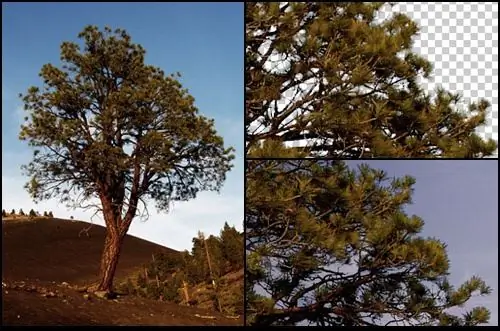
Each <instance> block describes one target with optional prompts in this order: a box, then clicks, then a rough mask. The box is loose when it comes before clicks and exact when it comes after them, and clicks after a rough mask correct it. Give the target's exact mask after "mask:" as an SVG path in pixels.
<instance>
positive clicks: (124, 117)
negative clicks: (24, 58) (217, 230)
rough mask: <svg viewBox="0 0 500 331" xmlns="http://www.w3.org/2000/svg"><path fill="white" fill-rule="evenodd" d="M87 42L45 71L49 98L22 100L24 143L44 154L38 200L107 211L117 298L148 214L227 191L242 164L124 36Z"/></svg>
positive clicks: (87, 32)
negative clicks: (119, 276)
mask: <svg viewBox="0 0 500 331" xmlns="http://www.w3.org/2000/svg"><path fill="white" fill-rule="evenodd" d="M79 37H80V38H81V39H83V41H84V45H83V48H81V47H80V46H79V45H78V44H76V43H72V42H64V43H62V46H61V60H62V62H63V65H62V67H61V68H57V67H55V66H53V65H51V64H46V65H44V66H43V67H42V69H41V73H40V76H41V77H42V79H43V81H44V86H43V88H42V89H40V88H38V87H31V88H29V89H28V92H27V94H26V95H24V96H23V95H22V96H21V97H22V99H23V101H24V106H25V109H26V110H27V112H28V113H29V115H30V118H27V120H26V122H25V123H24V125H23V126H22V129H21V133H20V139H22V140H26V141H28V142H29V144H30V145H31V146H35V148H36V150H35V151H34V154H33V160H32V162H31V163H30V164H29V165H27V166H25V167H24V168H25V170H26V171H27V173H28V175H29V176H30V177H31V180H30V182H29V183H28V184H27V188H28V190H29V192H30V193H31V195H32V197H33V199H34V200H36V201H40V200H44V199H50V198H51V197H55V196H57V197H59V198H60V200H61V201H63V202H67V203H69V204H70V205H71V206H73V207H77V208H79V207H82V205H83V204H85V203H84V202H85V201H91V200H92V199H93V198H95V199H98V200H99V201H100V204H99V205H96V206H94V207H95V208H97V209H98V210H99V211H101V212H102V214H103V218H104V221H105V224H106V229H107V235H106V239H105V243H104V250H103V254H102V258H101V266H100V282H99V284H98V285H97V289H98V290H101V291H107V292H110V291H112V285H113V277H114V274H115V270H116V266H117V264H118V259H119V256H120V251H121V246H122V243H123V240H124V238H125V236H126V234H127V231H128V229H129V227H130V224H131V223H132V220H133V219H134V218H135V216H136V215H138V214H141V209H142V208H140V207H141V204H142V205H144V203H145V201H146V200H153V201H155V202H156V205H157V207H158V209H159V210H164V211H168V207H169V206H170V203H171V202H172V201H184V200H189V199H193V198H195V197H196V196H197V193H198V192H200V191H207V190H208V191H219V189H220V188H221V186H222V185H223V183H224V181H225V178H226V173H227V172H228V171H229V170H230V169H231V167H232V159H233V158H234V154H233V148H225V147H224V142H223V139H222V137H220V136H219V135H217V132H216V130H215V128H214V122H213V120H211V119H208V118H206V117H204V116H202V115H200V114H199V111H198V109H197V108H196V107H195V105H194V98H193V97H192V96H191V95H189V94H188V92H187V90H185V89H183V88H182V86H181V84H180V83H179V81H178V80H177V79H176V78H175V76H174V75H171V76H166V75H165V74H164V72H163V71H162V70H160V69H159V68H156V67H153V66H151V65H146V64H145V63H144V60H145V50H144V49H143V48H142V46H140V45H138V44H134V43H132V42H131V38H130V36H129V35H128V34H127V33H126V32H125V31H124V30H121V29H117V30H115V31H112V30H111V29H110V28H108V27H106V28H104V30H103V31H100V30H99V29H98V28H97V27H94V26H87V27H86V28H85V29H84V30H83V31H82V32H81V33H80V34H79Z"/></svg>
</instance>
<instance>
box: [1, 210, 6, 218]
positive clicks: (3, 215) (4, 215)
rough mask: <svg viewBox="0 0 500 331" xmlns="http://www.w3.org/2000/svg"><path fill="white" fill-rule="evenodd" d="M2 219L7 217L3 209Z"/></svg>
mask: <svg viewBox="0 0 500 331" xmlns="http://www.w3.org/2000/svg"><path fill="white" fill-rule="evenodd" d="M2 217H7V213H6V212H5V209H2Z"/></svg>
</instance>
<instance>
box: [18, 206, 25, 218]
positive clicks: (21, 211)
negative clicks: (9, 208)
mask: <svg viewBox="0 0 500 331" xmlns="http://www.w3.org/2000/svg"><path fill="white" fill-rule="evenodd" d="M19 215H20V216H25V215H26V214H24V211H23V209H22V208H21V209H19Z"/></svg>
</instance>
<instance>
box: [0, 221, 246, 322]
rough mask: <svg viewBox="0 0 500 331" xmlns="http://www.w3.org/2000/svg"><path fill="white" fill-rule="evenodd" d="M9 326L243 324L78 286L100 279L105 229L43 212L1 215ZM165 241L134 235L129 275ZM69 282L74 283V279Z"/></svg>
mask: <svg viewBox="0 0 500 331" xmlns="http://www.w3.org/2000/svg"><path fill="white" fill-rule="evenodd" d="M2 223H3V224H2V307H3V308H2V310H3V320H2V325H242V319H239V320H235V319H230V318H226V317H224V316H222V315H220V314H217V313H213V312H210V311H208V310H203V309H197V308H192V307H184V306H178V305H175V304H172V303H166V302H158V301H151V300H147V299H141V298H136V297H119V298H118V299H116V300H114V301H113V300H105V299H100V298H97V297H95V296H94V295H90V296H87V295H84V294H83V293H79V292H77V291H76V290H75V289H74V288H73V287H72V286H73V285H82V284H88V283H92V282H95V281H96V280H97V279H98V278H97V275H98V270H99V259H100V255H101V252H102V248H103V244H104V237H105V228H103V227H101V226H98V225H93V226H92V227H91V228H90V230H89V231H88V234H89V236H87V235H85V234H81V235H80V236H79V233H80V231H81V230H82V229H85V228H88V227H89V224H88V223H85V222H78V221H69V220H60V219H40V220H37V221H26V222H19V221H5V222H2ZM160 251H170V252H172V251H173V250H170V249H168V248H165V247H162V246H160V245H157V244H154V243H151V242H148V241H145V240H142V239H139V238H136V237H132V236H127V238H126V239H125V243H124V247H123V250H122V255H121V257H120V262H119V265H118V270H117V278H121V277H126V276H127V275H129V274H130V273H132V272H133V271H135V270H136V269H137V268H138V267H140V266H141V265H142V264H143V263H145V262H147V261H148V260H150V258H151V255H152V254H153V253H155V252H160ZM66 283H67V284H69V286H68V285H67V284H66Z"/></svg>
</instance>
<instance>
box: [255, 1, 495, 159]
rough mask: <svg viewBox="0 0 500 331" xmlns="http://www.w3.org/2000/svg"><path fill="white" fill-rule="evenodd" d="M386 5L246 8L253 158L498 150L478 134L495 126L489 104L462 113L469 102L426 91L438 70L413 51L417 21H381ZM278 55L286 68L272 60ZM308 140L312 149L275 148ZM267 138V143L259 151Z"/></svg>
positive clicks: (261, 4) (288, 4)
mask: <svg viewBox="0 0 500 331" xmlns="http://www.w3.org/2000/svg"><path fill="white" fill-rule="evenodd" d="M384 4H385V3H383V2H376V3H369V2H322V3H320V2H306V3H292V2H284V3H272V2H251V3H248V4H247V5H246V7H245V8H246V13H245V24H246V43H245V46H246V53H245V54H246V55H245V56H246V61H245V73H246V82H245V85H246V86H245V87H246V100H247V103H246V111H245V122H246V123H247V127H246V130H247V146H248V152H249V153H251V154H253V155H252V156H261V157H262V156H263V157H290V156H291V154H293V153H302V154H306V155H308V156H310V155H312V156H316V155H324V156H331V157H339V158H361V157H365V158H370V157H419V158H432V157H463V158H477V157H484V156H489V155H492V154H493V153H494V152H495V150H496V148H497V143H496V142H495V141H493V140H483V139H482V138H480V137H479V136H478V135H477V134H476V133H475V131H476V129H477V128H479V127H481V126H482V125H484V124H485V123H486V114H487V110H488V108H489V103H488V102H487V101H486V100H480V101H478V102H477V103H473V104H470V105H469V106H468V108H467V109H461V107H460V106H459V101H460V97H459V95H455V94H452V93H450V92H448V91H445V90H444V89H442V88H438V89H437V90H436V91H435V92H436V93H434V95H432V94H431V93H428V92H426V91H424V90H423V89H422V87H421V86H420V85H419V84H420V80H421V79H426V78H429V77H430V76H431V73H432V65H431V63H430V62H428V61H427V60H426V59H424V58H423V57H421V56H419V55H417V54H415V53H414V52H413V51H412V44H413V40H414V38H415V36H416V35H417V33H418V30H419V29H418V27H417V24H416V23H415V22H414V21H412V20H411V19H410V18H409V17H408V16H406V15H403V14H400V13H396V14H395V15H393V16H392V17H391V18H389V19H387V20H384V21H382V22H377V21H375V18H376V16H377V15H376V14H377V13H378V11H379V10H380V9H381V7H382V6H383V5H384ZM278 57H279V58H280V59H281V60H280V61H281V65H278V64H277V63H276V62H274V63H271V62H270V61H271V59H272V58H274V59H273V60H272V61H277V60H275V59H276V58H278ZM313 85H314V86H315V87H316V88H315V89H312V86H313ZM299 86H300V88H301V89H302V92H300V93H299V92H298V90H297V87H299ZM307 86H308V87H307ZM285 99H286V101H285ZM292 119H294V121H292ZM302 140H307V142H308V144H307V146H302V147H290V148H288V149H289V150H288V151H285V150H283V149H280V150H279V151H278V150H277V149H275V148H274V146H275V145H280V144H283V143H292V142H297V141H302ZM262 141H264V142H265V143H267V145H265V146H263V147H262V146H259V142H262Z"/></svg>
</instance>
